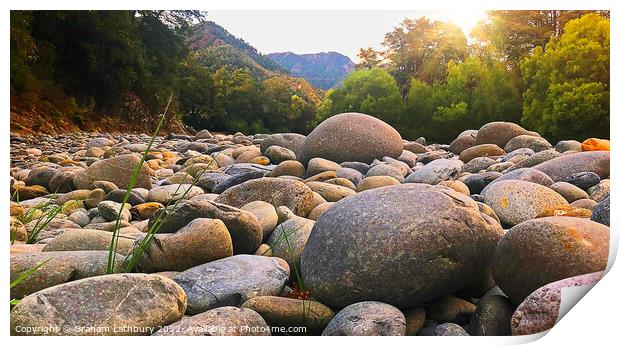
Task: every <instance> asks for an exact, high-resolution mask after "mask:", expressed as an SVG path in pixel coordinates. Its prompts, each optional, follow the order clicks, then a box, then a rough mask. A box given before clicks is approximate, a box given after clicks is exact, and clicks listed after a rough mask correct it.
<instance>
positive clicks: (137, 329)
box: [11, 274, 187, 335]
mask: <svg viewBox="0 0 620 346" xmlns="http://www.w3.org/2000/svg"><path fill="white" fill-rule="evenodd" d="M186 304H187V296H186V295H185V293H184V292H183V290H182V289H181V287H179V285H177V284H176V283H174V281H172V280H170V279H167V278H165V277H162V276H159V275H148V274H113V275H105V276H99V277H94V278H88V279H83V280H78V281H74V282H69V283H65V284H62V285H58V286H54V287H50V288H48V289H45V290H43V291H39V292H37V293H34V294H32V295H30V296H28V297H26V298H24V299H23V300H22V301H21V302H19V304H17V305H16V306H15V308H14V309H13V310H11V334H16V335H19V334H22V333H20V331H23V330H25V327H31V328H34V331H33V332H32V333H30V334H29V335H41V334H45V332H46V331H47V332H48V333H47V335H149V334H151V333H153V332H154V331H155V330H156V328H157V327H158V326H162V325H168V324H170V323H173V322H176V321H178V320H180V319H181V317H182V316H183V314H184V313H185V308H186ZM41 326H50V328H44V329H43V328H36V327H41ZM18 327H20V328H18ZM53 327H57V328H53ZM61 327H62V328H61Z"/></svg>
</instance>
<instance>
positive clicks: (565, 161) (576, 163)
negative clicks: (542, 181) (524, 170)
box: [532, 151, 609, 182]
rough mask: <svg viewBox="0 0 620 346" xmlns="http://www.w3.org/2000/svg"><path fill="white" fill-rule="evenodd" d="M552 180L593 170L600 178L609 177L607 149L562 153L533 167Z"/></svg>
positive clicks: (561, 179) (564, 179)
mask: <svg viewBox="0 0 620 346" xmlns="http://www.w3.org/2000/svg"><path fill="white" fill-rule="evenodd" d="M532 168H534V169H537V170H539V171H541V172H543V173H545V174H547V175H548V176H549V177H551V179H553V181H555V182H558V181H566V180H568V178H569V177H571V176H572V175H573V174H575V173H581V172H594V173H596V174H597V175H598V176H599V177H600V178H601V179H605V178H607V177H609V151H587V152H580V153H574V154H569V155H562V156H560V157H556V158H554V159H551V160H548V161H545V162H543V163H540V164H538V165H536V166H534V167H532Z"/></svg>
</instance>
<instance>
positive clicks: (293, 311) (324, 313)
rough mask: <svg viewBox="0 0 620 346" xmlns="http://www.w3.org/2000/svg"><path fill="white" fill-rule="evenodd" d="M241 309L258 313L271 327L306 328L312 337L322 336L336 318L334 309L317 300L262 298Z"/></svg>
mask: <svg viewBox="0 0 620 346" xmlns="http://www.w3.org/2000/svg"><path fill="white" fill-rule="evenodd" d="M241 307H242V308H246V309H252V310H254V311H256V312H258V313H259V314H260V315H261V316H262V317H263V318H264V319H265V322H267V324H268V325H269V326H270V327H279V328H288V327H306V328H307V331H306V333H307V334H310V335H318V334H320V333H321V332H322V331H323V330H324V329H325V327H326V326H327V324H328V323H329V321H330V320H331V319H332V318H333V317H334V312H333V311H332V309H330V308H328V307H327V306H325V305H323V304H321V303H319V302H317V301H316V300H301V299H291V298H284V297H274V296H261V297H254V298H252V299H249V300H248V301H246V302H245V303H243V305H242V306H241Z"/></svg>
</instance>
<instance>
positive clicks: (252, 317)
mask: <svg viewBox="0 0 620 346" xmlns="http://www.w3.org/2000/svg"><path fill="white" fill-rule="evenodd" d="M153 335H154V336H263V335H265V336H268V335H271V333H270V332H269V326H268V325H267V323H265V320H264V319H263V318H262V317H261V315H260V314H258V313H257V312H256V311H254V310H251V309H242V308H237V307H233V306H224V307H221V308H215V309H211V310H209V311H207V312H203V313H200V314H198V315H194V316H190V317H186V318H183V319H182V320H180V321H179V322H176V323H173V324H171V325H168V326H164V327H163V328H161V329H160V330H158V331H157V332H155V334H153Z"/></svg>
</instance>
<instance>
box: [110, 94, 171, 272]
mask: <svg viewBox="0 0 620 346" xmlns="http://www.w3.org/2000/svg"><path fill="white" fill-rule="evenodd" d="M173 94H174V93H170V97H169V98H168V103H167V104H166V109H165V110H164V113H163V114H162V116H161V119H159V122H158V123H157V127H156V128H155V132H154V133H153V135H152V136H151V139H150V140H149V144H148V145H147V147H146V149H145V150H144V152H143V153H142V158H141V159H140V163H139V164H137V165H136V167H134V169H133V171H132V172H131V178H130V180H129V185H128V186H127V191H126V192H125V195H124V196H123V202H122V203H121V209H120V210H121V211H122V210H123V208H124V207H125V204H127V201H128V200H129V196H130V195H131V191H132V190H133V189H134V187H135V186H136V184H137V182H138V175H139V174H140V171H141V170H142V166H144V162H145V161H146V156H147V155H148V153H149V152H150V151H151V148H152V147H153V143H154V142H155V138H156V137H157V133H158V132H159V130H160V129H161V127H162V125H163V124H164V120H165V118H166V114H167V113H168V109H169V107H170V103H171V102H172V96H173ZM119 214H120V213H119ZM120 223H121V218H120V215H119V216H118V218H117V219H116V223H115V224H114V230H113V231H112V240H111V242H110V247H109V250H108V265H107V268H106V272H107V273H108V274H113V273H114V263H115V261H116V250H117V248H118V238H119V230H120Z"/></svg>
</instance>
